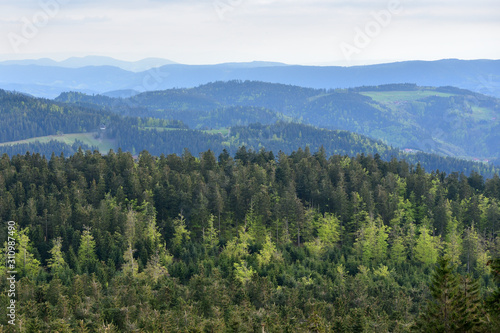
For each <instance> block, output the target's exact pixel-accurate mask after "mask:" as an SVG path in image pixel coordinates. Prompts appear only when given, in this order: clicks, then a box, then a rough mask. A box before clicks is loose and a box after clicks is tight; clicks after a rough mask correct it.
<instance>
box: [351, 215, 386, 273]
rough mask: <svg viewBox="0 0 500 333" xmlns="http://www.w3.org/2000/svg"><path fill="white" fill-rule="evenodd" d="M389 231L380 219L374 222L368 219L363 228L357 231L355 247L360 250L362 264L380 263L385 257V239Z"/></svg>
mask: <svg viewBox="0 0 500 333" xmlns="http://www.w3.org/2000/svg"><path fill="white" fill-rule="evenodd" d="M389 230H390V228H388V227H387V226H386V225H384V223H383V222H382V220H381V219H377V220H376V221H375V220H373V219H371V218H368V217H367V221H366V222H365V226H364V227H363V228H362V229H361V230H359V232H358V238H357V239H356V243H355V247H357V248H358V251H359V250H361V256H362V258H363V263H365V264H368V263H370V262H372V261H375V262H380V261H382V260H384V259H385V258H386V257H387V247H388V244H387V238H388V237H389Z"/></svg>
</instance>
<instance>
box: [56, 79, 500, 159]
mask: <svg viewBox="0 0 500 333" xmlns="http://www.w3.org/2000/svg"><path fill="white" fill-rule="evenodd" d="M57 100H58V101H61V102H70V103H80V104H81V105H85V106H89V107H91V106H92V105H94V106H95V107H104V108H106V109H108V110H109V111H113V112H115V113H118V114H121V115H126V116H135V117H155V118H165V119H178V120H182V121H183V122H184V123H186V124H187V125H189V126H190V127H191V128H205V127H214V128H219V127H229V126H235V125H246V124H250V123H252V122H257V121H259V122H261V123H264V124H270V123H273V122H275V121H276V120H278V119H281V120H283V119H284V120H289V121H290V120H291V121H295V122H302V123H306V124H311V125H314V126H317V127H322V128H326V129H331V130H348V131H351V132H355V133H359V134H363V135H366V136H369V137H371V138H374V139H377V140H383V142H385V143H386V144H389V145H392V146H394V147H399V148H401V149H405V148H407V149H412V150H418V151H425V152H432V153H439V154H442V155H446V156H454V157H465V158H470V159H474V158H476V159H481V160H489V161H492V160H495V159H496V160H500V147H499V146H498V144H497V143H498V142H500V99H496V98H494V97H490V96H486V95H482V94H479V93H474V92H472V91H469V90H464V89H459V88H453V87H439V88H436V87H420V86H417V85H415V84H390V85H380V86H364V87H358V88H351V89H335V90H326V89H312V88H302V87H298V86H292V85H284V84H275V83H265V82H259V81H230V82H214V83H209V84H206V85H201V86H198V87H196V88H191V89H169V90H164V91H153V92H145V93H142V94H139V95H136V96H133V97H131V98H128V99H124V100H122V99H113V98H109V97H105V96H99V95H96V96H89V95H84V94H81V93H64V94H62V95H61V96H59V97H58V98H57Z"/></svg>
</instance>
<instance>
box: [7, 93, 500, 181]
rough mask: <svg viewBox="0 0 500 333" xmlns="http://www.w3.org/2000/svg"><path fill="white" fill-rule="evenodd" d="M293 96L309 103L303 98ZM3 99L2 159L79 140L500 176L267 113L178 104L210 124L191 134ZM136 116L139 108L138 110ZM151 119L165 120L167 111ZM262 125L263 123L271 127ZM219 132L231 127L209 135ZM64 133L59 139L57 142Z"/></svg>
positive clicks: (171, 124)
mask: <svg viewBox="0 0 500 333" xmlns="http://www.w3.org/2000/svg"><path fill="white" fill-rule="evenodd" d="M253 84H258V83H253ZM280 87H281V88H280V89H282V92H283V93H284V92H285V90H287V89H292V90H293V89H302V88H293V87H287V86H280ZM214 90H215V91H217V89H214ZM305 91H312V90H305ZM264 93H265V89H263V90H262V94H264ZM291 95H294V96H295V98H302V97H299V94H298V93H294V94H291ZM2 96H3V97H2V98H1V99H0V108H1V110H2V114H5V116H4V117H2V118H1V119H0V125H1V127H2V128H5V131H3V134H2V135H3V136H2V142H3V143H2V144H0V152H8V153H9V154H10V155H11V156H12V155H13V154H16V153H19V154H25V153H26V151H35V152H40V153H43V154H45V155H46V156H50V155H51V154H52V152H53V151H55V152H56V154H57V155H59V154H60V152H61V151H63V150H64V151H65V152H75V149H74V147H71V146H72V145H73V144H74V142H75V140H87V141H86V142H88V143H86V145H87V146H84V149H89V148H90V147H94V146H97V147H103V148H101V149H102V152H103V153H106V152H108V150H109V149H110V148H113V149H114V150H115V151H117V150H118V149H122V150H124V151H129V152H131V153H132V154H134V155H136V154H139V153H140V152H141V151H142V150H145V149H146V150H148V151H150V153H151V154H153V155H156V156H159V155H161V154H165V155H168V154H172V153H176V154H179V155H180V154H182V153H183V152H184V149H188V150H189V151H190V152H191V153H192V154H193V155H194V156H198V155H199V154H200V153H201V152H203V151H206V150H209V149H211V150H212V151H214V152H216V153H217V154H219V153H221V152H222V151H223V150H224V149H226V151H228V152H229V153H230V154H231V155H234V154H235V153H236V152H237V151H238V150H239V149H240V147H243V146H244V147H245V149H246V150H253V151H259V150H260V149H263V148H264V149H267V150H272V151H273V152H274V153H276V154H277V153H278V152H279V151H283V152H286V153H290V152H291V151H293V150H297V149H299V148H301V149H305V148H306V147H309V149H310V151H312V152H313V153H314V152H316V151H318V150H320V149H321V148H322V147H323V149H324V151H325V153H326V154H327V155H328V156H330V155H332V154H341V155H349V156H355V155H356V154H365V155H367V154H371V155H375V154H377V155H378V156H380V157H381V158H383V159H384V160H386V161H389V160H391V159H392V158H404V159H406V160H407V161H408V162H409V163H411V164H413V165H416V164H417V163H418V162H420V163H421V166H422V167H424V168H425V169H426V170H429V171H431V170H437V169H439V170H440V171H444V172H447V173H451V172H454V171H458V172H464V173H465V174H467V175H469V174H470V172H471V171H473V170H475V171H476V172H479V173H480V174H482V175H483V176H485V177H491V176H492V175H493V174H494V173H495V172H496V169H495V167H494V166H493V165H491V164H482V163H473V162H471V161H465V160H460V159H454V158H446V157H443V156H437V155H429V154H423V153H415V154H406V153H402V152H401V151H399V150H398V149H394V148H392V147H390V146H387V145H386V144H384V143H382V142H380V141H376V140H373V139H369V138H367V137H366V136H363V135H359V134H355V133H351V132H347V131H331V130H326V129H318V128H315V127H313V126H311V125H305V124H297V123H293V122H289V121H288V120H287V118H286V117H285V116H283V114H280V113H277V112H274V111H271V110H269V109H264V108H262V107H260V106H255V107H252V106H245V105H239V106H227V107H223V108H220V109H215V110H212V111H206V112H205V111H197V110H189V109H188V110H181V109H182V107H181V104H178V108H179V110H174V111H172V112H171V113H170V115H172V114H175V115H178V116H179V117H178V118H177V119H180V120H183V121H186V122H189V121H199V122H201V123H202V124H204V128H207V130H189V129H187V127H186V125H185V124H184V123H183V121H179V120H168V119H158V118H151V117H149V118H148V117H142V118H137V117H127V116H120V115H117V114H116V113H113V112H111V111H112V110H114V109H113V107H114V106H113V104H109V102H110V101H113V100H112V99H110V98H107V97H99V96H96V97H91V96H86V97H85V96H82V95H74V94H67V95H66V97H67V98H71V101H72V103H63V102H54V101H50V100H45V99H37V98H33V97H28V96H24V95H20V94H16V93H8V92H2ZM80 98H95V99H97V100H100V101H102V103H101V104H100V105H96V104H89V103H88V102H82V101H80V102H77V101H79V100H80ZM269 98H271V96H270V97H269ZM366 98H367V97H366ZM120 103H121V104H119V105H122V106H126V107H128V104H126V102H124V101H123V100H121V101H120ZM110 106H111V107H110ZM128 110H129V111H130V110H132V111H133V110H135V109H134V107H131V108H128ZM147 112H150V113H151V115H158V116H160V117H161V116H162V112H161V111H147ZM191 116H192V117H191ZM190 119H191V120H190ZM255 121H261V122H263V124H258V123H255ZM219 126H223V128H221V129H217V130H209V129H210V128H217V127H219ZM68 133H82V134H85V133H88V134H86V135H85V136H77V137H76V138H75V136H74V135H73V134H68ZM56 134H57V136H54V135H56ZM47 135H52V137H49V138H47V137H44V138H43V139H44V140H45V141H44V142H47V143H37V144H35V143H34V142H35V141H36V140H37V139H36V138H37V137H40V136H47ZM70 137H71V138H72V139H71V140H72V141H71V140H70V139H69V138H70ZM26 138H32V139H31V140H29V142H18V140H21V139H26ZM48 140H58V141H61V142H64V143H67V145H66V147H65V149H63V150H61V143H57V142H56V141H48ZM6 141H8V142H13V143H12V144H15V145H12V144H10V143H6ZM104 147H105V148H104ZM92 149H93V148H92Z"/></svg>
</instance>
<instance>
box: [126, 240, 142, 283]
mask: <svg viewBox="0 0 500 333" xmlns="http://www.w3.org/2000/svg"><path fill="white" fill-rule="evenodd" d="M134 252H135V250H134V249H132V244H130V243H129V244H128V247H127V250H125V253H124V254H123V260H124V263H123V266H122V271H123V273H125V274H126V275H130V276H132V277H135V276H136V275H137V272H138V270H139V264H138V263H137V260H136V259H135V258H134Z"/></svg>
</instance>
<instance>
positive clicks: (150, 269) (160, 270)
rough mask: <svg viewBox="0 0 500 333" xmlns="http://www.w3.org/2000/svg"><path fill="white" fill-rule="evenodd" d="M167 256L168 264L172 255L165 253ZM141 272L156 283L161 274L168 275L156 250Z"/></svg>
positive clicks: (171, 259)
mask: <svg viewBox="0 0 500 333" xmlns="http://www.w3.org/2000/svg"><path fill="white" fill-rule="evenodd" d="M167 258H168V259H167V262H168V264H171V263H172V261H173V257H172V256H171V255H168V254H167ZM141 274H142V275H143V276H145V277H146V278H149V279H151V280H153V282H154V283H156V282H157V281H158V279H159V278H161V277H162V276H164V275H168V270H167V268H166V267H165V266H164V264H162V258H161V256H160V254H159V253H158V251H157V252H156V253H154V254H153V255H152V256H151V258H149V260H148V264H147V266H146V269H145V270H144V272H143V273H141Z"/></svg>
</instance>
